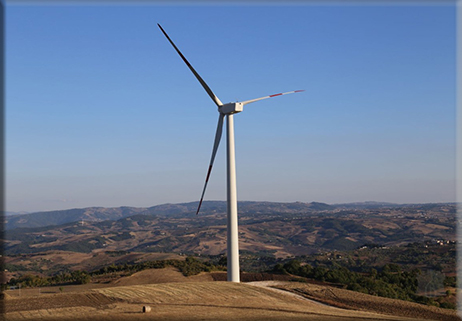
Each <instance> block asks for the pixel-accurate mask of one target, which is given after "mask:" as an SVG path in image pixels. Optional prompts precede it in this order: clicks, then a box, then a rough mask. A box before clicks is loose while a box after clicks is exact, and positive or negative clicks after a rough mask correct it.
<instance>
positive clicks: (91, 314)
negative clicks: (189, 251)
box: [3, 268, 459, 321]
mask: <svg viewBox="0 0 462 321" xmlns="http://www.w3.org/2000/svg"><path fill="white" fill-rule="evenodd" d="M224 276H226V274H225V273H212V274H207V273H203V274H200V275H197V276H194V277H188V278H187V277H184V276H183V275H182V274H181V273H180V272H178V271H176V270H175V269H173V268H168V269H162V270H161V269H153V270H145V271H141V272H138V273H135V274H133V275H132V276H129V277H124V278H121V279H120V280H118V281H114V282H111V283H109V284H104V285H102V284H99V285H95V284H87V285H85V286H66V287H65V289H64V292H63V293H47V292H51V288H50V290H49V291H48V290H47V289H46V288H42V292H41V293H40V294H39V293H38V292H37V289H24V290H23V289H21V296H17V292H15V291H17V290H15V291H10V290H8V291H6V292H5V293H4V299H3V302H4V303H5V309H6V320H11V321H15V320H88V321H90V320H91V321H93V320H282V321H289V320H315V321H340V320H363V321H372V320H375V321H379V320H401V321H404V320H414V321H415V320H423V319H429V318H433V319H434V320H444V321H446V320H448V321H452V320H459V319H457V317H456V314H455V312H454V311H448V310H443V309H437V308H433V307H426V306H423V305H418V304H413V303H409V302H403V301H399V300H390V299H384V298H378V297H373V296H369V295H364V294H361V293H356V292H351V291H346V290H342V289H336V288H331V287H328V286H325V285H315V284H304V283H294V282H286V281H268V282H269V284H264V283H263V282H257V284H259V285H263V286H258V287H256V286H252V285H250V284H245V283H231V282H210V281H212V280H213V279H217V278H223V277H224ZM242 276H243V277H242V279H243V280H247V279H249V280H250V281H254V280H260V279H265V278H266V279H267V278H268V277H269V276H267V275H264V274H246V273H244V274H243V275H242ZM272 277H273V278H277V277H276V276H272ZM278 277H279V276H278ZM281 277H282V276H281ZM166 282H168V283H166ZM274 282H278V283H277V287H278V288H283V289H285V290H286V291H287V290H289V291H292V292H294V293H295V294H297V295H295V294H292V295H289V293H285V292H277V291H275V290H273V289H270V288H268V287H267V286H268V285H275V284H274ZM150 283H153V284H150ZM122 285H123V286H122ZM54 290H55V291H56V289H54ZM329 293H330V294H329ZM301 295H302V296H303V297H308V298H311V299H315V300H318V301H322V302H325V303H327V304H329V305H330V306H327V305H324V304H319V303H317V302H313V301H310V300H307V299H305V298H303V297H302V296H301ZM146 305H147V306H150V307H151V308H152V311H151V312H150V313H143V312H142V310H143V306H146ZM339 307H342V308H339ZM345 308H346V309H345ZM441 310H443V311H441ZM395 315H396V316H395Z"/></svg>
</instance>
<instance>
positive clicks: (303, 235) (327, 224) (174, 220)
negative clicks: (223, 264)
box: [5, 201, 457, 257]
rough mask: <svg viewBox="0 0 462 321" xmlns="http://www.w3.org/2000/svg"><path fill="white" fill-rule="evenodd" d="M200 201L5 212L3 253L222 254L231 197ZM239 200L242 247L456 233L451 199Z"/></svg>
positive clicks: (267, 249)
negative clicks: (200, 207)
mask: <svg viewBox="0 0 462 321" xmlns="http://www.w3.org/2000/svg"><path fill="white" fill-rule="evenodd" d="M196 206H197V202H194V203H185V204H164V205H159V206H154V207H150V208H129V207H121V208H111V209H106V208H88V209H73V210H68V211H55V212H41V213H34V214H28V215H21V216H14V217H11V218H7V219H8V222H7V230H6V234H7V239H6V241H5V253H6V254H19V253H38V252H43V251H49V250H68V251H76V252H83V253H89V252H91V251H94V250H98V249H100V250H103V249H104V250H106V251H127V252H146V253H152V252H162V253H167V252H168V253H186V254H188V253H189V254H192V253H196V254H197V253H202V254H207V255H218V254H221V253H223V252H224V251H225V249H226V239H225V238H226V203H225V202H220V201H216V202H205V203H204V211H203V213H201V214H200V215H198V216H196V215H195V210H196ZM239 206H240V208H239V224H240V229H239V239H240V244H241V251H248V252H253V253H266V254H270V255H276V256H281V257H284V256H290V255H303V254H306V253H308V252H312V251H316V250H319V249H325V250H351V249H354V248H358V247H359V246H362V245H364V244H367V243H375V244H381V245H384V246H392V245H400V244H408V243H412V242H423V241H431V240H438V239H442V240H455V239H456V225H457V224H456V206H455V205H454V204H420V205H419V204H414V205H407V206H401V207H396V206H391V207H390V206H382V207H376V206H374V207H373V208H371V209H367V208H357V209H352V208H345V207H337V206H333V205H327V204H323V203H270V202H242V203H241V204H239ZM66 221H67V222H66ZM61 222H65V223H61ZM60 223H61V224H60ZM52 224H54V225H52ZM58 224H59V225H58ZM44 225H47V226H44ZM28 226H34V227H28Z"/></svg>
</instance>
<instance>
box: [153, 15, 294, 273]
mask: <svg viewBox="0 0 462 321" xmlns="http://www.w3.org/2000/svg"><path fill="white" fill-rule="evenodd" d="M157 25H158V26H159V28H160V30H161V31H162V33H163V34H164V35H165V37H167V39H168V41H169V42H170V43H171V44H172V46H173V48H175V50H176V52H178V54H179V55H180V57H181V58H182V59H183V61H184V62H185V63H186V65H187V66H188V67H189V69H190V70H191V71H192V73H193V74H194V76H196V78H197V80H199V82H200V83H201V85H202V87H204V89H205V91H206V92H207V93H208V94H209V96H210V98H212V100H213V101H214V102H215V104H216V105H217V107H218V113H219V116H218V126H217V131H216V134H215V142H214V144H213V150H212V157H211V159H210V165H209V169H208V172H207V176H206V179H205V185H204V189H203V191H202V196H201V200H200V202H199V206H198V207H197V212H196V215H197V214H198V213H199V210H200V208H201V205H202V200H203V199H204V194H205V190H206V188H207V183H208V181H209V176H210V173H211V171H212V166H213V162H214V160H215V155H216V153H217V150H218V145H219V144H220V140H221V134H222V131H223V130H222V129H223V119H224V118H225V116H227V118H226V119H227V126H226V127H227V177H228V193H227V194H228V195H227V196H228V225H227V256H228V281H231V282H239V242H238V228H237V225H238V224H237V193H236V164H235V157H234V120H233V115H234V114H237V113H239V112H241V111H242V110H243V107H244V105H247V104H250V103H253V102H256V101H259V100H262V99H267V98H272V97H276V96H281V95H286V94H292V93H296V92H301V91H303V90H295V91H289V92H285V93H280V94H274V95H269V96H265V97H260V98H256V99H251V100H246V101H242V102H234V103H227V104H223V103H222V102H221V101H220V99H218V97H217V96H215V94H214V93H213V92H212V90H211V89H210V88H209V86H207V84H206V83H205V81H204V80H203V79H202V78H201V76H199V74H198V73H197V72H196V70H194V68H193V67H192V66H191V64H190V63H189V62H188V60H186V58H185V56H183V54H182V53H181V52H180V50H179V49H178V48H177V46H175V44H174V43H173V41H172V40H171V39H170V37H169V36H168V35H167V33H166V32H165V31H164V29H162V27H161V26H160V24H157Z"/></svg>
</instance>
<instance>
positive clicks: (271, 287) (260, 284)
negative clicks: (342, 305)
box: [246, 281, 333, 307]
mask: <svg viewBox="0 0 462 321" xmlns="http://www.w3.org/2000/svg"><path fill="white" fill-rule="evenodd" d="M284 283H285V282H284V281H254V282H247V283H246V284H248V285H253V286H258V287H262V288H265V289H268V290H270V291H275V292H278V293H282V294H284V295H288V296H291V297H294V298H297V299H299V300H302V301H308V302H311V303H314V304H319V305H323V306H329V307H333V306H332V305H329V304H325V303H321V302H318V301H315V300H312V299H308V298H307V297H304V296H302V295H300V294H297V293H294V292H291V291H289V290H282V289H278V288H275V286H278V285H283V284H284Z"/></svg>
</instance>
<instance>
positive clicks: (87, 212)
mask: <svg viewBox="0 0 462 321" xmlns="http://www.w3.org/2000/svg"><path fill="white" fill-rule="evenodd" d="M197 206H198V202H191V203H182V204H162V205H157V206H152V207H147V208H145V207H124V206H123V207H112V208H105V207H88V208H75V209H69V210H59V211H48V212H37V213H30V214H22V215H19V214H18V215H14V216H7V217H5V223H6V229H7V230H11V229H15V228H36V227H44V226H53V225H62V224H66V223H72V222H80V221H85V222H101V221H106V220H119V219H121V218H125V217H130V216H133V215H137V214H142V215H154V216H168V217H188V216H192V215H194V214H195V212H196V209H197ZM238 206H239V213H242V214H249V213H255V214H259V213H269V214H271V213H306V212H312V211H323V210H330V209H333V208H334V207H332V206H330V205H328V204H324V203H316V202H313V203H300V202H296V203H273V202H239V205H238ZM215 213H226V202H225V201H206V202H204V203H203V204H202V208H201V214H203V215H204V214H205V215H207V214H215Z"/></svg>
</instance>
